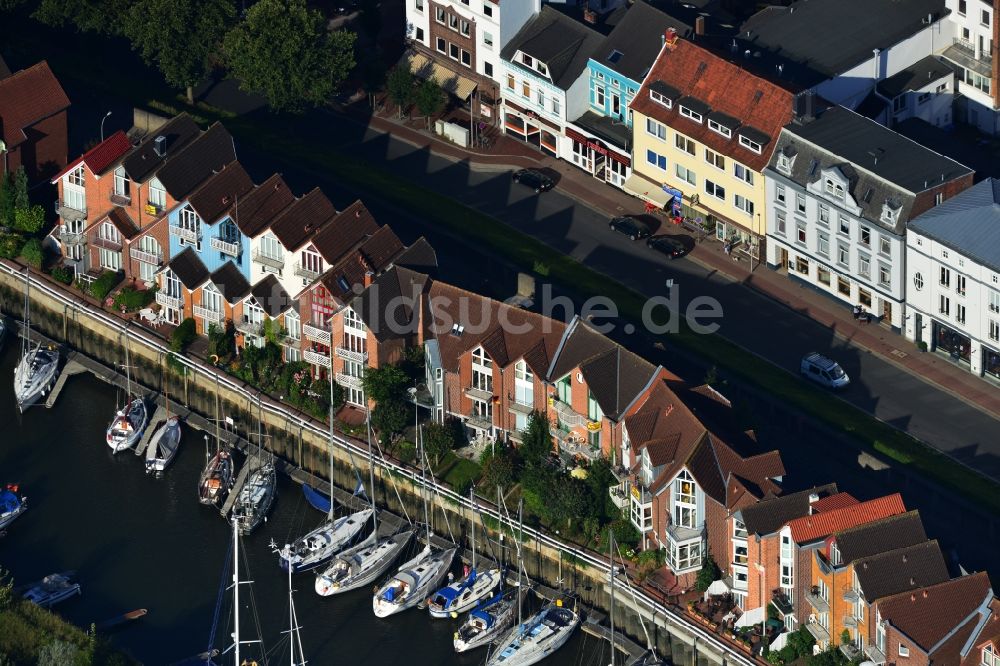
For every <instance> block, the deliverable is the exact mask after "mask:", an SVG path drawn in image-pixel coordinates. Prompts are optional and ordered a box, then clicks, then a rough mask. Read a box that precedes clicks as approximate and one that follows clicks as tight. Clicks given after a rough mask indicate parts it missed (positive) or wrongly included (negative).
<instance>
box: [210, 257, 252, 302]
mask: <svg viewBox="0 0 1000 666" xmlns="http://www.w3.org/2000/svg"><path fill="white" fill-rule="evenodd" d="M208 281H209V282H211V283H212V284H214V285H215V286H216V287H218V289H219V293H220V294H222V297H223V298H224V299H226V301H227V302H228V303H229V304H230V305H233V304H234V303H236V302H237V301H242V300H243V298H244V297H246V295H247V294H249V293H250V283H249V282H248V281H247V279H246V278H245V277H244V276H243V273H241V272H240V269H239V268H237V267H236V264H234V263H233V262H231V261H227V262H226V263H224V264H222V266H221V267H220V268H217V269H216V270H215V271H214V272H213V273H212V274H211V275H209V276H208Z"/></svg>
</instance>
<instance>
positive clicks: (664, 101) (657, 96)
mask: <svg viewBox="0 0 1000 666" xmlns="http://www.w3.org/2000/svg"><path fill="white" fill-rule="evenodd" d="M649 99H651V100H653V101H654V102H656V103H657V104H659V105H661V106H665V107H667V108H668V109H672V108H673V107H674V103H673V100H671V99H670V98H669V97H667V96H666V95H663V94H662V93H658V92H656V91H655V90H650V91H649Z"/></svg>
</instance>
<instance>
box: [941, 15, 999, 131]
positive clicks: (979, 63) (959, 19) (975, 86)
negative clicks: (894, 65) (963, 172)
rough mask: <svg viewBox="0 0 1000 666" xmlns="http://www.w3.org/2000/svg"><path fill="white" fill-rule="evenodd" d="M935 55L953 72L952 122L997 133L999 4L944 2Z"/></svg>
mask: <svg viewBox="0 0 1000 666" xmlns="http://www.w3.org/2000/svg"><path fill="white" fill-rule="evenodd" d="M944 6H945V9H946V10H947V11H948V16H947V19H946V20H945V21H944V22H943V25H944V30H943V33H944V34H942V35H941V37H942V39H939V40H938V44H940V46H939V49H938V51H937V53H938V54H940V56H941V57H942V58H944V59H945V60H947V61H948V64H949V65H950V67H951V68H952V69H953V70H954V93H955V94H954V96H953V99H954V101H955V109H954V115H955V119H956V120H958V121H960V122H963V123H966V124H968V125H971V126H973V127H975V128H976V129H978V130H979V131H980V132H983V133H984V134H989V135H996V134H998V133H1000V66H998V54H997V47H998V46H1000V23H998V20H1000V0H979V1H978V2H977V1H975V0H971V1H970V0H945V2H944Z"/></svg>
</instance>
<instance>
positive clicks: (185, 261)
mask: <svg viewBox="0 0 1000 666" xmlns="http://www.w3.org/2000/svg"><path fill="white" fill-rule="evenodd" d="M166 268H169V269H170V270H171V271H173V273H174V275H176V276H177V279H178V280H180V281H181V284H183V285H184V286H185V287H187V288H188V289H191V290H193V289H197V288H198V287H200V286H201V285H203V284H205V281H206V280H207V279H208V269H207V268H205V264H203V263H201V258H200V257H198V253H197V252H195V251H194V249H192V248H191V247H187V248H185V249H184V251H183V252H181V253H180V254H178V255H176V256H175V257H174V258H173V259H171V260H170V263H168V264H167V265H166Z"/></svg>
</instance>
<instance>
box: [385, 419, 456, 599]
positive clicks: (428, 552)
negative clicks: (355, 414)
mask: <svg viewBox="0 0 1000 666" xmlns="http://www.w3.org/2000/svg"><path fill="white" fill-rule="evenodd" d="M418 434H419V436H418V437H417V439H418V440H419V442H420V462H421V465H420V468H421V481H422V483H421V486H420V491H421V494H422V495H423V497H424V522H425V523H426V526H427V545H426V546H425V547H424V549H423V550H421V551H420V552H419V553H418V554H417V556H416V557H414V558H413V559H412V560H410V561H408V562H407V563H406V564H404V565H403V566H402V567H400V568H399V571H397V572H396V575H394V576H393V577H392V578H390V579H389V580H388V581H387V582H386V583H385V584H384V585H382V586H381V587H380V588H379V589H378V590H376V592H375V596H374V597H372V611H373V612H374V613H375V617H388V616H390V615H394V614H396V613H398V612H400V611H403V610H406V609H407V608H412V607H414V606H416V605H417V604H419V603H421V602H422V601H424V599H426V597H427V594H428V593H429V592H430V591H431V590H433V589H434V588H436V587H437V586H438V585H440V584H441V581H442V580H444V577H445V576H446V575H447V574H448V568H449V567H451V562H452V560H453V559H454V558H455V552H456V551H457V550H458V549H457V548H447V549H444V550H442V549H437V548H434V547H433V546H432V545H431V522H430V517H429V515H428V512H427V484H426V479H425V477H426V473H427V461H426V459H425V458H424V446H423V433H422V432H421V431H420V430H419V429H418Z"/></svg>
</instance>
